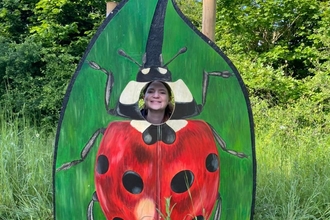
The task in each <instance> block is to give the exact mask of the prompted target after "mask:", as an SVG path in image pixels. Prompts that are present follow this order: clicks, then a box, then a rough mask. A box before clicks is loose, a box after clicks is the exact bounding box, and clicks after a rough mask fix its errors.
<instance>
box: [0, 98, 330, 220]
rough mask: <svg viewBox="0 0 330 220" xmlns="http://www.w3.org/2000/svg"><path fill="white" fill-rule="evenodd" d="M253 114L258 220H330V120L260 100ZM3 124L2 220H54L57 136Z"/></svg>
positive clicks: (307, 106) (6, 120)
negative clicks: (55, 141) (53, 201)
mask: <svg viewBox="0 0 330 220" xmlns="http://www.w3.org/2000/svg"><path fill="white" fill-rule="evenodd" d="M252 106H253V113H254V120H255V133H256V157H257V164H258V167H257V168H258V173H257V196H256V207H255V217H254V219H256V220H265V219H266V220H267V219H271V220H275V219H276V220H277V219H278V220H296V219H298V220H303V219H310V220H312V219H313V220H314V219H318V220H326V219H330V125H329V123H330V115H329V113H325V111H324V110H323V109H322V106H320V105H315V104H312V102H310V101H309V100H308V99H304V98H301V99H300V100H299V101H298V102H296V103H293V104H290V105H288V106H287V107H285V108H281V107H276V106H275V107H269V106H268V105H267V103H266V102H264V101H260V100H257V99H252ZM0 120H1V123H0V126H1V131H0V219H1V220H9V219H13V220H18V219H23V220H25V219H26V220H28V219H40V220H48V219H52V218H53V215H52V175H51V172H52V162H53V161H52V153H53V146H54V145H53V141H54V132H51V133H50V134H49V133H47V132H45V131H43V129H37V128H36V127H35V126H34V125H33V124H30V123H29V121H27V120H26V119H25V118H24V117H13V116H11V115H8V114H7V115H5V114H3V113H2V114H0ZM168 211H169V213H170V210H168ZM166 218H168V217H167V216H166ZM238 220H239V219H238Z"/></svg>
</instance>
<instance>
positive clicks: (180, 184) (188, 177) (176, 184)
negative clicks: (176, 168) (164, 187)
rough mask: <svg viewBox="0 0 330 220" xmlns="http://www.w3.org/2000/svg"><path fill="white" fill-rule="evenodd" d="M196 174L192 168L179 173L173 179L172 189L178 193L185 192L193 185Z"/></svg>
mask: <svg viewBox="0 0 330 220" xmlns="http://www.w3.org/2000/svg"><path fill="white" fill-rule="evenodd" d="M193 182H194V174H193V173H192V172H191V171H190V170H183V171H180V172H179V173H177V174H176V175H175V176H174V177H173V179H172V181H171V189H172V190H173V192H176V193H184V192H186V191H187V190H188V189H190V187H191V186H192V184H193Z"/></svg>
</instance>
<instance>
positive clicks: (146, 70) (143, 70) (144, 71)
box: [141, 68, 150, 75]
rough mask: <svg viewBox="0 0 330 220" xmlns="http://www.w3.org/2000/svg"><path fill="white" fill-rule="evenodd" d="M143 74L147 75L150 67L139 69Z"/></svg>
mask: <svg viewBox="0 0 330 220" xmlns="http://www.w3.org/2000/svg"><path fill="white" fill-rule="evenodd" d="M141 72H142V73H143V74H144V75H147V74H148V73H149V72H150V68H144V69H142V70H141Z"/></svg>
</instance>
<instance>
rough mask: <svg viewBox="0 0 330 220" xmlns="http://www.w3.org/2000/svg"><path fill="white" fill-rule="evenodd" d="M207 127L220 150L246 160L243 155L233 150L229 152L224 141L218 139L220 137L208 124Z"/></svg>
mask: <svg viewBox="0 0 330 220" xmlns="http://www.w3.org/2000/svg"><path fill="white" fill-rule="evenodd" d="M208 125H209V126H210V128H211V130H212V133H213V136H214V138H215V140H216V141H217V143H218V144H219V145H220V147H221V149H222V150H224V151H226V152H227V153H229V154H232V155H234V156H236V157H239V158H247V157H248V156H247V155H246V154H244V153H241V152H237V151H234V150H229V149H228V148H227V146H226V143H225V141H224V140H223V139H222V138H221V137H220V135H219V134H218V133H217V131H216V130H215V129H214V128H213V127H212V126H211V125H210V124H208Z"/></svg>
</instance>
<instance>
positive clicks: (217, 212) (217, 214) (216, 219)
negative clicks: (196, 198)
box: [214, 194, 222, 220]
mask: <svg viewBox="0 0 330 220" xmlns="http://www.w3.org/2000/svg"><path fill="white" fill-rule="evenodd" d="M217 200H218V202H217V206H216V208H215V214H214V220H220V217H221V205H222V199H221V196H220V194H219V195H218V199H217Z"/></svg>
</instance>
